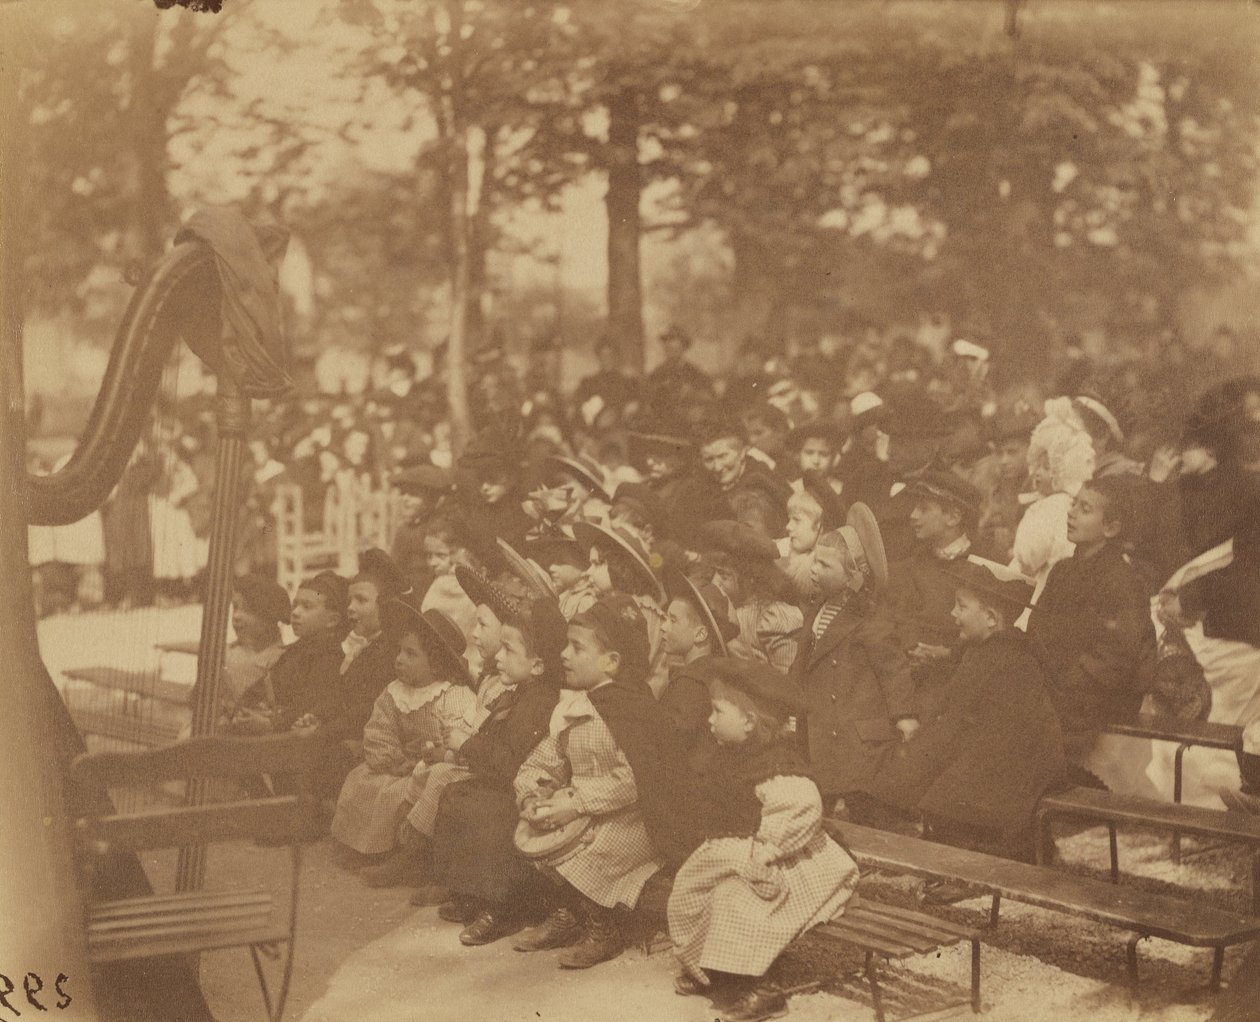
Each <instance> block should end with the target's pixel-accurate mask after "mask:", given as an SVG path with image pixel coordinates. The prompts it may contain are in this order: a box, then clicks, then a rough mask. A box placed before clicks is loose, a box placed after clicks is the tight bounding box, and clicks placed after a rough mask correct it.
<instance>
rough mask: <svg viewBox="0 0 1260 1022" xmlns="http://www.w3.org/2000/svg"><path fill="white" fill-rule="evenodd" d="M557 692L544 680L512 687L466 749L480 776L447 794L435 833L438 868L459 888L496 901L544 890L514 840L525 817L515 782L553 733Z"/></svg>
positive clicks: (464, 756)
mask: <svg viewBox="0 0 1260 1022" xmlns="http://www.w3.org/2000/svg"><path fill="white" fill-rule="evenodd" d="M557 695H558V690H557V689H556V687H555V686H554V685H551V684H546V683H542V682H539V683H530V684H528V685H525V686H522V687H520V688H518V689H515V690H513V691H509V692H505V693H504V694H503V695H502V696H500V697H499V698H498V699H496V700H495V701H494V703H493V704H491V707H490V716H489V717H487V718H486V720H485V722H484V723H483V724H482V725H481V728H480V729H479V730H478V731H477V733H476V734H475V735H473V736H472V737H471V738H469V739H468V740H467V741H466V742H465V743H464V745H463V747H462V748H461V749H460V750H459V756H460V760H461V761H462V762H463V763H464V764H465V765H466V766H467V767H468V769H469V770H471V771H472V774H473V776H472V777H471V778H470V779H469V780H466V781H460V782H459V783H457V784H452V785H451V786H450V787H449V788H447V789H446V791H445V792H444V793H443V795H442V801H441V803H440V804H439V806H438V814H437V819H436V821H435V823H434V830H433V869H434V872H435V874H436V875H437V878H438V879H440V880H441V882H442V883H445V884H446V885H447V886H448V887H450V889H451V890H452V891H453V892H454V893H456V894H461V895H465V896H467V897H473V898H480V899H483V900H485V901H488V902H491V903H494V904H496V905H502V904H504V903H506V902H508V901H509V900H515V899H522V898H525V899H528V898H530V897H532V896H533V895H535V894H537V893H538V891H537V886H538V883H539V878H540V874H539V873H538V871H537V870H536V869H534V867H533V865H532V864H531V863H530V862H529V861H528V860H526V859H524V858H523V857H521V856H520V855H519V854H518V853H517V851H516V845H515V843H514V842H513V839H512V838H513V834H514V833H515V832H516V824H517V821H518V819H519V818H520V814H519V811H518V810H517V807H516V796H515V794H514V793H513V791H512V781H513V779H514V778H515V777H516V771H517V770H518V769H519V768H520V765H521V764H522V763H523V762H524V761H525V758H526V757H527V756H528V755H529V753H530V751H531V750H532V749H533V748H534V746H535V745H537V744H538V742H540V741H541V740H542V739H543V738H544V737H545V736H546V734H547V725H548V722H549V721H550V720H551V713H552V711H553V710H554V709H555V705H556V698H557Z"/></svg>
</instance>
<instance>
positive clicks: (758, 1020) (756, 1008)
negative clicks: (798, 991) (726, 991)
mask: <svg viewBox="0 0 1260 1022" xmlns="http://www.w3.org/2000/svg"><path fill="white" fill-rule="evenodd" d="M787 1010H788V1005H787V998H786V997H784V996H783V991H782V990H780V989H779V988H778V987H774V986H767V985H758V986H755V987H753V988H752V989H751V990H749V991H748V992H747V993H746V994H744V995H743V996H742V997H740V999H739V1000H737V1001H736V1002H735V1003H734V1004H732V1005H731V1006H730V1007H729V1008H727V1009H726V1010H725V1011H723V1012H722V1016H721V1017H722V1022H764V1020H765V1019H768V1018H782V1017H783V1016H784V1015H786V1014H787Z"/></svg>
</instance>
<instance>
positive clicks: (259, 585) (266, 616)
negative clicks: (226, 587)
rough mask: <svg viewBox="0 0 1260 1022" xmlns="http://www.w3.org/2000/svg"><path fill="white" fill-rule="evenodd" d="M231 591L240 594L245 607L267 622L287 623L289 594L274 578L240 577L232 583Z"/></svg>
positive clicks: (259, 576)
mask: <svg viewBox="0 0 1260 1022" xmlns="http://www.w3.org/2000/svg"><path fill="white" fill-rule="evenodd" d="M232 591H233V592H235V593H240V594H241V597H242V598H243V601H244V603H245V607H246V608H247V609H248V610H249V612H250V613H251V614H253V615H255V616H256V617H259V618H262V619H263V620H265V621H267V622H281V623H283V624H286V625H287V624H288V623H289V611H290V610H291V609H292V605H291V604H290V603H289V594H288V593H286V592H285V591H284V587H283V586H282V585H280V583H279V582H277V581H276V580H275V579H274V578H268V577H267V576H266V575H241V576H239V577H238V578H237V579H236V581H235V582H233V583H232Z"/></svg>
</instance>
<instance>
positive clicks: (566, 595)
mask: <svg viewBox="0 0 1260 1022" xmlns="http://www.w3.org/2000/svg"><path fill="white" fill-rule="evenodd" d="M525 556H526V557H530V558H532V559H533V560H535V561H537V562H538V564H539V565H541V566H542V568H543V570H544V571H546V572H547V574H548V575H549V576H550V577H551V587H552V588H553V589H554V590H555V592H556V599H557V600H558V601H559V603H560V613H561V614H563V615H564V619H565V620H566V621H572V620H573V618H574V616H575V615H576V614H577V612H578V605H579V603H580V602H581V601H582V599H583V598H584V596H585V595H586V591H587V590H586V585H585V580H586V568H587V566H588V565H589V564H590V563H591V555H590V551H589V550H587V549H585V548H584V547H583V546H582V544H581V543H579V542H577V540H573V539H567V538H565V537H564V536H555V537H550V536H549V537H547V538H545V539H533V540H528V541H527V542H526V543H525Z"/></svg>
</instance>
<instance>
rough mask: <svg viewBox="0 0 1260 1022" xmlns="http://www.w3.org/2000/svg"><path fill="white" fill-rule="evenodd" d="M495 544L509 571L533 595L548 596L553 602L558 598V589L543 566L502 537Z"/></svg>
mask: <svg viewBox="0 0 1260 1022" xmlns="http://www.w3.org/2000/svg"><path fill="white" fill-rule="evenodd" d="M495 542H496V543H498V545H499V553H501V554H502V555H503V560H504V561H505V562H506V563H507V566H508V570H509V571H510V572H511V573H512V574H513V575H515V576H516V577H517V578H518V579H520V580H521V582H523V583H524V585H525V587H526V589H528V590H529V592H530V593H531V595H533V596H536V597H537V596H546V597H550V598H551V599H553V600H554V599H555V598H556V588H555V586H553V585H552V584H551V576H550V575H549V574H547V572H546V570H545V569H544V568H543V567H542V566H541V565H539V564H538V563H536V562H535V561H533V560H531V559H530V558H528V557H525V556H524V555H522V554H521V553H520V552H519V551H517V550H516V548H515V547H513V546H512V544H511V543H509V542H508V541H507V540H506V539H504V538H503V537H502V536H497V537H496V538H495Z"/></svg>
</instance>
